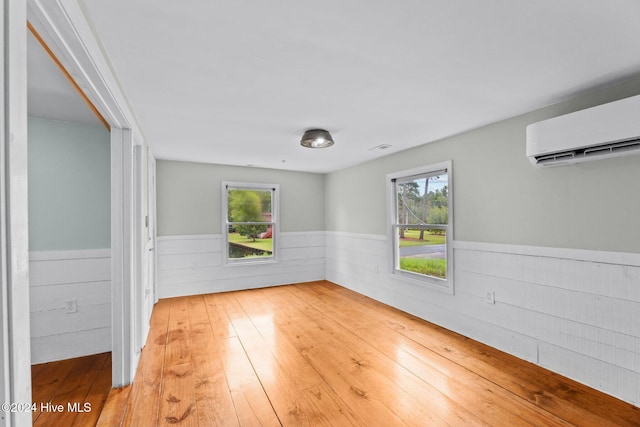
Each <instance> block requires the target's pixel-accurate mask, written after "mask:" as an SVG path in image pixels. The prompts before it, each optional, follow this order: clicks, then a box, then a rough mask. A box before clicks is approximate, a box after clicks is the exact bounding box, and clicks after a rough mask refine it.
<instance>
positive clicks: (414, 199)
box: [387, 162, 453, 290]
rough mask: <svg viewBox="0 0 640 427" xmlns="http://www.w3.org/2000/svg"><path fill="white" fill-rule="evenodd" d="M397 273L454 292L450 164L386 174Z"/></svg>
mask: <svg viewBox="0 0 640 427" xmlns="http://www.w3.org/2000/svg"><path fill="white" fill-rule="evenodd" d="M387 182H388V187H389V200H390V205H391V206H390V214H391V215H390V217H391V221H390V222H391V227H390V228H391V231H390V232H391V237H392V238H391V239H390V240H391V241H392V242H393V244H392V250H393V269H392V271H393V274H395V275H397V277H398V278H402V279H407V280H410V281H420V282H426V283H431V284H434V285H438V286H440V287H441V288H443V289H449V290H452V289H453V288H452V283H453V280H452V274H453V265H452V264H453V262H452V261H453V259H452V247H451V240H452V238H453V234H452V219H453V207H452V203H451V201H452V186H451V162H445V163H439V164H436V165H431V166H426V167H423V168H418V169H412V170H408V171H403V172H399V173H394V174H390V175H388V176H387Z"/></svg>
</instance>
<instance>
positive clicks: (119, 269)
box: [23, 0, 144, 387]
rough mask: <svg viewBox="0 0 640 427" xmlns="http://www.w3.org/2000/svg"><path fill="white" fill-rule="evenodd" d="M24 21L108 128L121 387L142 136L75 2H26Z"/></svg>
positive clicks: (129, 374) (116, 376) (133, 287)
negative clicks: (137, 152) (137, 162)
mask: <svg viewBox="0 0 640 427" xmlns="http://www.w3.org/2000/svg"><path fill="white" fill-rule="evenodd" d="M27 19H28V20H29V22H30V23H31V25H32V26H33V27H34V28H35V29H36V30H37V32H38V33H39V34H40V36H41V37H42V39H43V40H44V41H45V43H46V44H47V45H48V47H49V48H50V49H51V51H52V52H53V53H54V55H55V56H56V57H57V58H58V60H59V61H60V62H61V63H62V65H63V66H64V67H65V69H66V70H67V71H68V72H69V74H70V75H71V76H72V78H73V79H74V81H75V82H76V83H77V84H78V85H79V86H80V87H81V88H82V90H83V92H84V94H85V95H86V97H87V98H88V99H89V101H90V102H92V103H93V105H94V106H95V107H96V109H97V110H98V111H99V112H100V114H102V116H103V117H104V119H105V120H106V121H107V123H108V124H109V126H110V127H111V260H112V261H111V283H112V285H111V298H112V300H111V312H112V313H111V317H112V325H111V327H112V385H113V386H114V387H121V386H124V385H126V384H129V383H131V381H133V376H134V374H135V370H136V367H137V362H138V357H137V354H136V350H135V333H134V330H135V328H134V325H135V319H136V318H137V316H138V313H137V311H138V309H137V305H136V304H135V301H136V298H135V296H136V292H137V291H138V290H137V287H140V286H142V283H141V281H140V280H137V278H138V277H139V274H138V272H139V271H140V269H141V265H140V259H141V257H140V256H136V253H137V252H138V251H139V245H138V244H137V241H136V239H137V240H140V238H141V236H140V235H136V230H139V227H140V224H139V223H140V222H141V221H142V213H141V212H140V206H139V204H138V203H136V200H135V197H136V194H137V190H136V188H135V174H136V168H135V162H134V158H135V156H134V147H135V145H144V136H143V134H142V132H141V130H140V128H139V126H138V124H137V122H136V120H135V116H134V114H133V112H132V110H131V108H130V107H129V104H128V102H127V100H126V98H125V96H124V94H123V92H122V90H121V89H120V86H119V84H118V81H117V79H116V78H115V76H114V75H113V73H112V71H111V67H110V65H109V63H108V61H107V59H106V58H105V57H104V55H103V53H102V52H103V51H102V48H101V45H100V43H99V42H98V40H97V39H96V38H95V35H94V32H93V28H92V26H91V24H90V23H89V22H88V21H87V18H86V16H85V14H84V11H83V10H82V8H81V6H80V4H79V2H78V1H77V0H55V1H52V0H28V3H27ZM23 22H24V21H23ZM114 25H117V23H114ZM25 119H26V113H25Z"/></svg>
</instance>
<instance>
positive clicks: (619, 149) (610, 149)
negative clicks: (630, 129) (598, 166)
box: [535, 138, 640, 166]
mask: <svg viewBox="0 0 640 427" xmlns="http://www.w3.org/2000/svg"><path fill="white" fill-rule="evenodd" d="M635 150H640V138H636V139H632V140H629V141H621V142H614V143H611V144H603V145H598V146H596V147H589V148H584V149H581V150H572V151H564V152H561V153H553V154H546V155H544V156H536V158H535V159H536V164H537V165H538V166H556V165H558V166H559V165H561V164H567V163H575V162H579V161H581V160H582V161H586V160H595V158H596V157H598V156H607V157H617V156H623V155H625V154H630V153H629V152H630V151H635Z"/></svg>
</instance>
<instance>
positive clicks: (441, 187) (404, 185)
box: [396, 172, 449, 225]
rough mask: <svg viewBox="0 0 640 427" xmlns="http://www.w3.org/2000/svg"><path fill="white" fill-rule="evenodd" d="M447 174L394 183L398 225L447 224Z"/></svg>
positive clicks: (413, 178)
mask: <svg viewBox="0 0 640 427" xmlns="http://www.w3.org/2000/svg"><path fill="white" fill-rule="evenodd" d="M448 188H449V187H448V174H447V173H446V172H444V173H442V174H441V175H432V176H428V175H426V176H423V177H412V178H410V179H405V180H398V181H397V182H396V193H397V194H396V197H397V212H396V218H397V221H398V224H421V225H425V224H447V222H448V218H449V212H448V198H449V191H448Z"/></svg>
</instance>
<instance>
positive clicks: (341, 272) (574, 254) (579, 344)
mask: <svg viewBox="0 0 640 427" xmlns="http://www.w3.org/2000/svg"><path fill="white" fill-rule="evenodd" d="M389 251H390V249H389V247H388V243H387V238H386V236H380V235H363V234H352V233H339V232H327V233H326V278H327V280H330V281H332V282H335V283H337V284H340V285H342V286H345V287H347V288H350V289H352V290H355V291H357V292H359V293H362V294H364V295H367V296H370V297H372V298H375V299H377V300H379V301H381V302H384V303H386V304H389V305H392V306H394V307H397V308H399V309H401V310H404V311H406V312H409V313H411V314H414V315H416V316H418V317H421V318H423V319H426V320H428V321H431V322H433V323H436V324H438V325H441V326H443V327H445V328H448V329H450V330H453V331H456V332H458V333H461V334H463V335H465V336H468V337H471V338H473V339H476V340H478V341H481V342H484V343H486V344H488V345H490V346H492V347H496V348H498V349H501V350H503V351H506V352H508V353H511V354H513V355H515V356H517V357H520V358H523V359H525V360H528V361H531V362H533V363H536V364H539V365H540V366H544V367H545V368H548V369H550V370H552V371H555V372H558V373H560V374H562V375H565V376H568V377H570V378H573V379H575V380H577V381H579V382H581V383H584V384H587V385H589V386H591V387H594V388H596V389H599V390H601V391H604V392H605V393H608V394H611V395H613V396H616V397H618V398H620V399H622V400H625V401H627V402H629V403H632V404H634V405H639V404H640V254H629V253H612V252H598V251H583V250H572V249H557V248H543V247H526V246H516V245H499V244H487V243H475V242H455V243H454V257H455V266H454V267H455V274H454V277H455V283H454V295H448V294H446V293H443V292H438V291H434V290H430V289H428V288H427V287H424V286H416V285H412V284H408V283H406V282H402V281H398V280H397V279H394V278H393V276H392V275H391V274H390V271H389V270H390V263H389ZM487 292H493V293H494V294H495V304H490V303H488V302H486V295H487Z"/></svg>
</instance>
